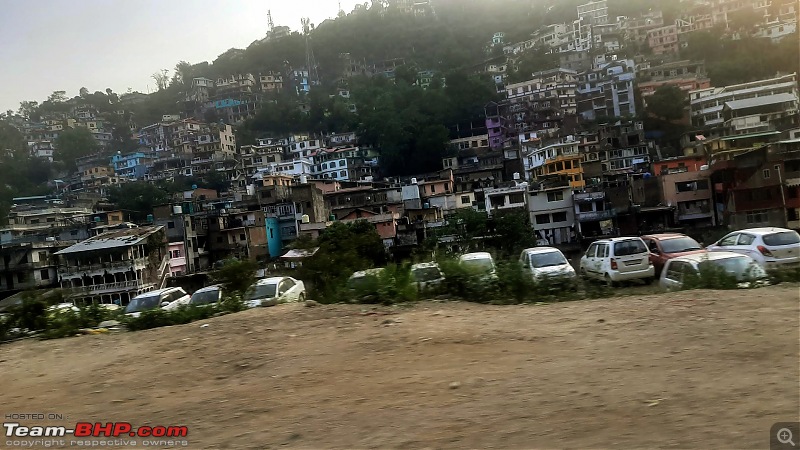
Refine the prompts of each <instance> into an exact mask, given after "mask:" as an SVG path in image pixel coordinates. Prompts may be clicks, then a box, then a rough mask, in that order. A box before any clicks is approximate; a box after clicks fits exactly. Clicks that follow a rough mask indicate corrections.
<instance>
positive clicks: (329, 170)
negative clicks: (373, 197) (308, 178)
mask: <svg viewBox="0 0 800 450" xmlns="http://www.w3.org/2000/svg"><path fill="white" fill-rule="evenodd" d="M377 168H378V160H377V157H374V156H372V155H370V153H369V152H368V151H367V150H365V149H362V148H359V147H344V148H337V149H321V150H318V151H317V152H316V153H315V154H314V165H313V167H312V171H311V173H312V175H314V177H317V178H322V179H333V180H337V181H372V180H373V178H374V176H375V174H376V171H377Z"/></svg>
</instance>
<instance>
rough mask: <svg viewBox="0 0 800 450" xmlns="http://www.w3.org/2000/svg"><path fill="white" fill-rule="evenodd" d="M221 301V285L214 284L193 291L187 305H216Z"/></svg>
mask: <svg viewBox="0 0 800 450" xmlns="http://www.w3.org/2000/svg"><path fill="white" fill-rule="evenodd" d="M221 301H222V286H220V285H218V284H215V285H213V286H206V287H204V288H202V289H198V290H196V291H194V293H193V294H192V297H191V298H190V299H189V305H193V306H206V305H216V304H217V303H219V302H221Z"/></svg>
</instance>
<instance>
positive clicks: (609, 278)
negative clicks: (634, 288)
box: [604, 274, 617, 288]
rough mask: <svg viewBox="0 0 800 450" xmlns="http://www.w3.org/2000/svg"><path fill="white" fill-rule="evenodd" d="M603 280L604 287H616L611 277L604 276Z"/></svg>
mask: <svg viewBox="0 0 800 450" xmlns="http://www.w3.org/2000/svg"><path fill="white" fill-rule="evenodd" d="M604 280H605V282H606V286H608V287H612V288H613V287H617V282H616V281H614V280H612V279H611V276H609V275H608V274H606V275H605V277H604Z"/></svg>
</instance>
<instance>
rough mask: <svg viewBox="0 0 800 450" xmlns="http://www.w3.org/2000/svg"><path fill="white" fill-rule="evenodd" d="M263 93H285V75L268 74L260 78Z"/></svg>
mask: <svg viewBox="0 0 800 450" xmlns="http://www.w3.org/2000/svg"><path fill="white" fill-rule="evenodd" d="M258 83H259V88H260V89H261V92H264V93H270V94H272V93H279V92H281V91H283V75H281V74H280V73H276V72H267V73H264V74H261V75H259V76H258Z"/></svg>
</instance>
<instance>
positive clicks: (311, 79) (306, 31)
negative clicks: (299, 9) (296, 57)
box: [300, 17, 319, 86]
mask: <svg viewBox="0 0 800 450" xmlns="http://www.w3.org/2000/svg"><path fill="white" fill-rule="evenodd" d="M300 23H302V24H303V35H304V36H305V38H306V69H307V70H308V83H309V85H311V86H314V85H317V84H319V73H318V72H317V61H316V59H315V58H314V49H312V48H311V31H312V30H313V29H314V24H313V23H311V20H310V19H309V18H308V17H305V18H303V19H300Z"/></svg>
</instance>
